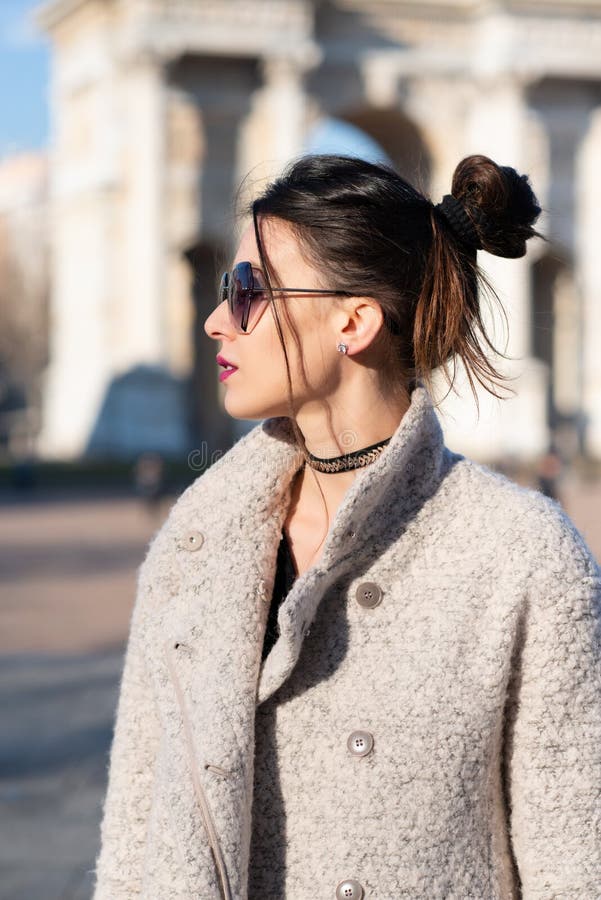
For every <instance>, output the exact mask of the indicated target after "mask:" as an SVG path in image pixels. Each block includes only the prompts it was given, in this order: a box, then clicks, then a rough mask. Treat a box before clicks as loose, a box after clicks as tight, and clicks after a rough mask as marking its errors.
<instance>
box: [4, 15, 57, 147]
mask: <svg viewBox="0 0 601 900" xmlns="http://www.w3.org/2000/svg"><path fill="white" fill-rule="evenodd" d="M42 5H43V4H42V3H40V0H0V157H4V156H8V155H9V154H11V153H15V152H17V151H20V150H37V149H39V148H41V147H45V146H46V145H47V143H48V89H49V86H48V77H49V56H50V54H49V43H48V41H47V40H46V39H45V38H44V36H43V35H40V34H38V33H36V31H35V28H34V26H33V25H32V24H31V22H30V20H29V17H30V13H31V11H32V10H34V9H36V8H39V7H40V6H42Z"/></svg>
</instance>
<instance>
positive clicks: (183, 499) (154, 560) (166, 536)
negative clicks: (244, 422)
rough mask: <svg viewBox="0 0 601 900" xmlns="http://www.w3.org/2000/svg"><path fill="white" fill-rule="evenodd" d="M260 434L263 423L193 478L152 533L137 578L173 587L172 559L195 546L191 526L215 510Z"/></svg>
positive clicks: (197, 537) (195, 533)
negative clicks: (159, 581)
mask: <svg viewBox="0 0 601 900" xmlns="http://www.w3.org/2000/svg"><path fill="white" fill-rule="evenodd" d="M263 434H264V423H263V422H260V423H259V424H257V425H255V426H254V428H252V429H251V430H250V431H248V432H247V433H246V434H245V435H243V436H242V437H240V438H238V440H236V441H235V443H234V444H233V445H232V446H231V447H230V448H229V450H227V451H225V452H224V453H222V454H221V455H220V456H219V457H218V458H217V459H214V460H213V461H212V462H211V464H210V465H209V466H208V468H206V469H205V470H204V471H203V472H202V473H201V474H200V475H198V477H197V478H195V479H194V480H193V481H192V482H191V483H190V484H189V485H188V487H187V488H185V490H184V491H183V492H182V493H181V494H180V495H179V496H178V497H177V498H176V500H175V501H174V503H173V504H172V506H171V508H170V509H169V512H168V513H167V516H166V518H165V519H164V521H163V522H162V524H161V525H160V526H159V528H158V529H157V530H156V531H155V532H154V534H153V535H152V537H151V538H150V541H149V543H148V545H147V548H146V554H145V556H144V559H143V561H142V563H141V566H140V568H139V579H141V580H144V579H148V580H150V579H152V580H155V579H156V578H157V577H159V578H162V579H163V580H167V581H169V580H170V581H171V582H172V586H175V579H176V576H177V572H178V570H177V568H176V567H175V566H174V565H173V560H174V558H175V556H176V555H177V553H178V552H179V551H181V550H190V549H194V548H195V544H194V542H195V541H196V542H197V543H196V547H198V546H199V543H198V542H199V541H201V540H202V534H201V532H200V529H199V528H196V527H195V523H196V522H198V521H200V518H201V516H203V518H205V517H206V510H207V508H208V507H210V508H211V509H217V507H218V504H219V501H220V496H221V494H223V492H224V489H227V486H228V484H230V483H231V479H230V476H231V475H232V473H233V472H235V471H239V470H240V469H241V463H242V460H248V459H249V458H251V457H252V454H253V452H254V451H255V450H256V448H257V444H258V443H260V441H261V439H262V436H263Z"/></svg>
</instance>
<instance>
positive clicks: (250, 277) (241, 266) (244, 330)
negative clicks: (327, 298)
mask: <svg viewBox="0 0 601 900" xmlns="http://www.w3.org/2000/svg"><path fill="white" fill-rule="evenodd" d="M240 272H244V275H245V284H248V285H250V287H243V288H241V289H240V291H241V293H242V295H243V296H242V300H243V306H242V315H241V316H240V322H238V321H237V310H236V308H235V306H234V303H235V299H236V298H235V296H234V293H233V291H232V284H233V283H234V274H235V273H240ZM241 280H242V279H240V278H238V281H241ZM271 290H272V292H273V293H274V294H275V293H282V294H305V295H307V294H312V295H314V296H318V297H319V296H321V295H322V294H329V295H337V296H341V297H352V296H353V295H352V294H351V293H349V291H331V290H326V289H324V288H291V287H272V288H271ZM266 293H268V290H267V288H266V287H262V288H257V287H255V279H254V272H253V266H252V263H250V262H246V261H243V262H239V263H236V265H235V266H234V268H233V269H232V271H231V272H224V273H223V275H222V276H221V282H220V284H219V293H218V304H219V303H223V302H224V301H225V300H227V304H228V310H229V314H230V319H231V321H232V324H233V325H234V327H235V328H236V330H237V331H238V333H239V334H249V333H250V332H249V330H248V321H249V318H250V312H251V307H252V302H253V298H254V297H255V295H256V294H266ZM258 321H259V320H258V319H257V320H256V322H255V323H254V324H253V328H254V327H255V325H256V324H257V322H258ZM251 331H252V328H251Z"/></svg>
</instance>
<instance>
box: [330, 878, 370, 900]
mask: <svg viewBox="0 0 601 900" xmlns="http://www.w3.org/2000/svg"><path fill="white" fill-rule="evenodd" d="M364 896H365V894H364V891H363V885H361V884H359V882H358V881H357V880H356V879H355V878H345V879H344V881H341V882H340V884H339V885H338V886H337V888H336V900H363V897H364Z"/></svg>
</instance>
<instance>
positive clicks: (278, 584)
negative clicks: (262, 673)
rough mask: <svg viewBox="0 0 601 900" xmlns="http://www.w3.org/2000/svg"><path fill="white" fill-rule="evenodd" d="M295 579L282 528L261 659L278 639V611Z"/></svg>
mask: <svg viewBox="0 0 601 900" xmlns="http://www.w3.org/2000/svg"><path fill="white" fill-rule="evenodd" d="M295 580H296V570H295V568H294V562H293V559H292V554H291V552H290V546H289V545H288V540H287V538H286V533H285V531H284V530H283V529H282V537H281V539H280V546H279V547H278V558H277V562H276V570H275V581H274V585H273V594H272V597H271V606H270V607H269V615H268V617H267V626H266V628H265V639H264V641H263V659H265V657H266V656H267V654H268V653H269V651H270V650H271V648H272V647H273V645H274V644H275V642H276V641H277V639H278V611H279V608H280V606H281V604H282V603H283V602H284V600H285V599H286V596H287V595H288V592H289V591H290V588H291V587H292V585H293V584H294V581H295Z"/></svg>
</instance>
